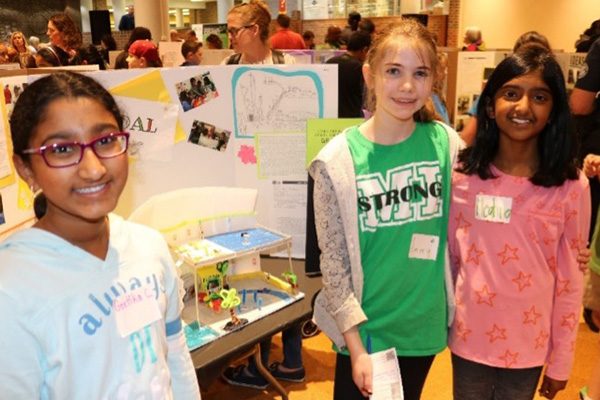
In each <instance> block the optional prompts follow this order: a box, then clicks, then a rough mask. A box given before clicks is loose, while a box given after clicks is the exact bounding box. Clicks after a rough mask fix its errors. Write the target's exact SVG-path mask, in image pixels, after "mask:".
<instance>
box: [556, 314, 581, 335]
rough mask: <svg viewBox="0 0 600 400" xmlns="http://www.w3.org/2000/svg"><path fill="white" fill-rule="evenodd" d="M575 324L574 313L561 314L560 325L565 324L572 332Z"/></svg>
mask: <svg viewBox="0 0 600 400" xmlns="http://www.w3.org/2000/svg"><path fill="white" fill-rule="evenodd" d="M576 325H577V317H576V316H575V314H574V313H571V314H567V315H563V317H562V322H561V323H560V326H566V327H567V328H569V330H570V331H571V332H573V330H574V329H575V326H576Z"/></svg>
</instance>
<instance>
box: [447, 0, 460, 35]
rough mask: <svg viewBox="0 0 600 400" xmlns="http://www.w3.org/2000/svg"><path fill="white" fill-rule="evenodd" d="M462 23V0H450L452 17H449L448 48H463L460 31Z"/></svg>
mask: <svg viewBox="0 0 600 400" xmlns="http://www.w3.org/2000/svg"><path fill="white" fill-rule="evenodd" d="M459 23H460V0H450V15H448V28H447V32H448V36H447V38H448V41H447V44H446V45H447V46H448V47H459V46H462V35H461V33H460V32H459V31H458V29H459Z"/></svg>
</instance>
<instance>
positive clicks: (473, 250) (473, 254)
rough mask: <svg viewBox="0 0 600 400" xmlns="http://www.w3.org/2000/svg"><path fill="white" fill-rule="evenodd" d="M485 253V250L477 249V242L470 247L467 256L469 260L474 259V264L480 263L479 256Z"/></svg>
mask: <svg viewBox="0 0 600 400" xmlns="http://www.w3.org/2000/svg"><path fill="white" fill-rule="evenodd" d="M482 255H483V251H481V250H477V246H476V245H475V243H473V244H472V245H471V247H469V255H468V257H467V262H469V261H472V262H473V263H474V264H476V265H479V257H481V256H482Z"/></svg>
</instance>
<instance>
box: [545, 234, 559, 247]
mask: <svg viewBox="0 0 600 400" xmlns="http://www.w3.org/2000/svg"><path fill="white" fill-rule="evenodd" d="M554 242H556V239H555V238H553V237H551V236H548V237H545V238H544V244H545V245H546V246H550V245H551V244H553V243H554Z"/></svg>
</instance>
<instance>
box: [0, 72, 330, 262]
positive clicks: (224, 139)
mask: <svg viewBox="0 0 600 400" xmlns="http://www.w3.org/2000/svg"><path fill="white" fill-rule="evenodd" d="M89 74H90V75H91V76H93V77H94V78H96V79H97V80H98V81H100V83H102V84H103V85H104V86H105V87H107V88H108V89H109V90H110V91H111V92H112V93H113V95H114V96H115V98H116V100H117V102H118V104H119V105H120V106H121V107H122V109H123V110H124V111H125V114H126V126H125V129H126V130H128V131H129V132H131V147H130V155H131V162H130V172H129V179H128V182H127V185H126V187H125V189H124V192H123V194H122V196H121V199H120V202H119V205H118V206H117V209H116V212H117V213H119V214H121V215H123V216H125V217H127V216H128V215H129V214H130V213H131V212H132V211H133V210H134V209H135V208H136V207H137V206H139V205H140V204H142V203H143V202H144V201H145V200H146V199H148V198H149V197H150V196H152V195H154V194H158V193H163V192H166V191H171V190H174V189H179V188H184V187H193V186H234V187H249V188H256V189H258V193H259V194H258V203H257V213H258V216H259V221H258V222H259V223H260V224H261V225H264V226H269V227H271V228H273V229H275V230H277V231H280V232H283V233H285V234H288V235H291V236H292V254H293V255H294V256H295V257H303V256H304V240H305V239H304V234H305V233H304V232H305V209H306V179H307V177H306V169H305V156H306V155H305V154H306V120H307V119H310V118H324V117H326V118H327V117H328V118H331V117H335V115H336V113H337V100H336V97H337V66H331V65H297V66H293V65H281V66H253V67H249V66H198V67H185V68H162V69H145V70H116V71H99V72H96V73H89ZM5 79H8V78H0V81H2V82H4V81H5ZM11 79H12V78H11ZM34 79H37V77H35V76H28V77H26V78H25V80H26V81H33V80H34ZM25 83H27V82H25ZM3 86H4V85H3ZM23 193H24V194H23ZM22 194H23V196H25V198H28V199H29V200H31V194H30V193H27V188H22V185H19V183H18V181H16V182H14V183H11V184H8V185H7V186H4V187H0V196H2V201H3V211H4V219H5V220H6V222H5V223H4V224H2V225H0V234H2V233H4V232H6V231H8V228H10V227H13V226H17V225H19V224H20V223H23V222H24V221H26V220H28V219H30V218H31V217H32V212H31V208H30V207H29V208H27V207H25V208H24V209H23V210H20V209H19V207H18V205H19V197H20V196H21V195H22ZM21 197H22V196H21ZM23 205H24V206H27V204H23ZM29 206H30V205H29Z"/></svg>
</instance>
